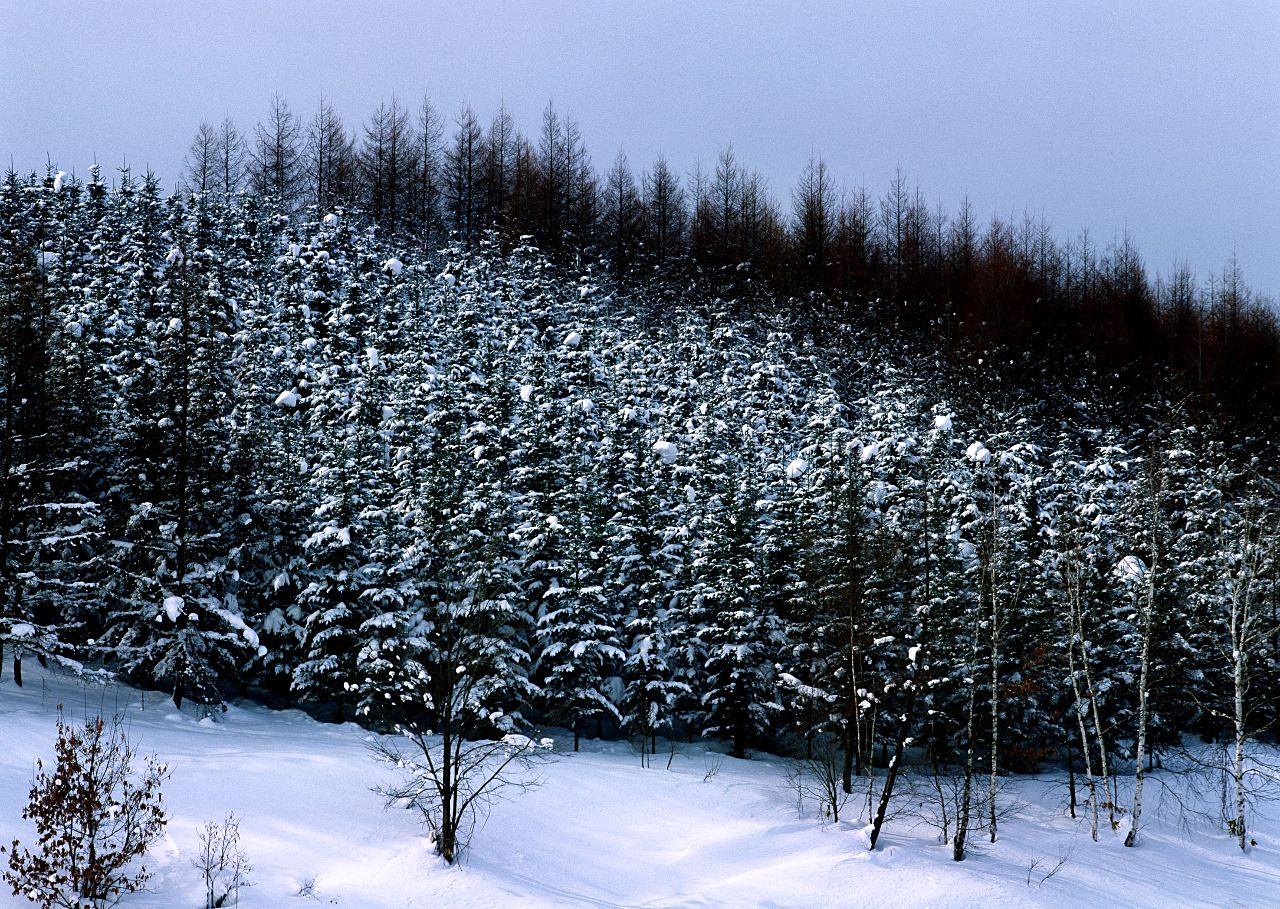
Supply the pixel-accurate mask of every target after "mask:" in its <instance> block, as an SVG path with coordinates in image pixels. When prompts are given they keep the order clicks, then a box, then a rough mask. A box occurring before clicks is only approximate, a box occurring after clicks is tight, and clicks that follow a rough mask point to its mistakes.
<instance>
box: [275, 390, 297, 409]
mask: <svg viewBox="0 0 1280 909" xmlns="http://www.w3.org/2000/svg"><path fill="white" fill-rule="evenodd" d="M276 406H277V407H290V408H292V407H297V406H298V393H297V392H296V391H294V390H293V389H292V388H290V389H286V390H285V391H282V392H280V394H278V395H276Z"/></svg>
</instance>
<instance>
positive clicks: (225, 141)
mask: <svg viewBox="0 0 1280 909" xmlns="http://www.w3.org/2000/svg"><path fill="white" fill-rule="evenodd" d="M245 154H246V152H245V145H244V137H243V136H242V135H240V130H238V129H236V125H235V123H233V122H232V121H231V118H230V117H224V118H223V120H222V125H221V126H219V127H218V164H217V167H218V191H219V192H220V193H222V194H223V195H224V196H233V195H235V194H236V193H238V192H239V191H240V186H241V184H242V183H243V182H244V164H245Z"/></svg>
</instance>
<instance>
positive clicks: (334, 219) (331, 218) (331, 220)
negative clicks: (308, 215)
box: [322, 212, 338, 227]
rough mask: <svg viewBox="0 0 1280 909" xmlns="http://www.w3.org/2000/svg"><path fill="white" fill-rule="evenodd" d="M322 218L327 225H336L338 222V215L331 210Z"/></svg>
mask: <svg viewBox="0 0 1280 909" xmlns="http://www.w3.org/2000/svg"><path fill="white" fill-rule="evenodd" d="M322 220H323V221H324V223H325V224H327V225H328V226H329V227H336V226H337V224H338V216H337V215H335V214H334V213H333V212H329V214H327V215H325V216H324V218H323V219H322Z"/></svg>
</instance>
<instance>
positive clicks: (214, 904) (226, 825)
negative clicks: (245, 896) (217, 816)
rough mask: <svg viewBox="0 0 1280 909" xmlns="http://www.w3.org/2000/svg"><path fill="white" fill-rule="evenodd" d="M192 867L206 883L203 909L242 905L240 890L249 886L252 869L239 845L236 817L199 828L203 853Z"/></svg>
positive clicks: (200, 853) (230, 816)
mask: <svg viewBox="0 0 1280 909" xmlns="http://www.w3.org/2000/svg"><path fill="white" fill-rule="evenodd" d="M191 864H193V865H195V867H196V869H197V870H198V871H199V872H200V876H201V877H202V878H203V880H204V909H222V907H225V906H239V905H240V888H241V887H248V886H249V881H248V879H247V878H248V875H249V872H250V871H252V870H253V866H252V865H250V864H249V857H248V855H246V854H245V851H244V849H242V848H241V846H240V821H239V820H237V819H236V816H235V815H234V814H228V815H227V816H226V817H225V818H224V819H223V820H222V823H218V822H217V821H209V822H208V823H207V824H205V825H204V826H203V827H201V828H200V851H199V852H198V853H197V854H196V857H195V858H194V859H193V860H192V862H191Z"/></svg>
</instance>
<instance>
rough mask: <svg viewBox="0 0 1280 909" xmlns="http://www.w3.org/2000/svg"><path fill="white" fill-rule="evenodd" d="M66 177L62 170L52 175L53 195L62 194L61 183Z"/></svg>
mask: <svg viewBox="0 0 1280 909" xmlns="http://www.w3.org/2000/svg"><path fill="white" fill-rule="evenodd" d="M66 176H67V172H66V171H62V170H60V171H58V172H57V173H56V174H54V175H53V191H54V192H55V193H60V192H62V181H63V178H65V177H66Z"/></svg>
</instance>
